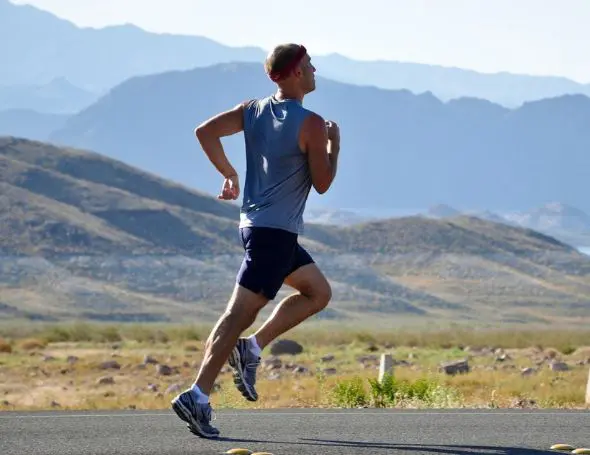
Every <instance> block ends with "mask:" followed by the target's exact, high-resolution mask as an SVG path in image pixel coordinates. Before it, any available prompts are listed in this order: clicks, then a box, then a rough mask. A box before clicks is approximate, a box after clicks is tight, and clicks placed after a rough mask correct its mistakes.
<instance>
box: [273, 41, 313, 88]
mask: <svg viewBox="0 0 590 455" xmlns="http://www.w3.org/2000/svg"><path fill="white" fill-rule="evenodd" d="M306 52H307V51H306V49H305V47H304V46H302V45H300V44H295V43H286V44H279V45H278V46H276V47H275V48H274V49H273V50H272V51H271V52H270V53H269V54H268V56H267V57H266V60H265V62H264V69H265V71H266V73H267V74H268V75H269V76H270V77H271V79H273V80H275V79H277V80H278V79H280V78H281V77H286V76H287V74H284V73H285V72H287V71H290V70H291V69H292V65H293V63H299V60H301V58H302V57H303V55H305V53H306ZM273 76H274V78H273Z"/></svg>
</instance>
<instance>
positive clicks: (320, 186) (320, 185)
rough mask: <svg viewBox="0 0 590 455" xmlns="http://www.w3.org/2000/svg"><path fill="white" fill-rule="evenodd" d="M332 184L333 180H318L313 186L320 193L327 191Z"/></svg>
mask: <svg viewBox="0 0 590 455" xmlns="http://www.w3.org/2000/svg"><path fill="white" fill-rule="evenodd" d="M331 184H332V182H330V181H325V182H317V183H314V184H313V187H314V189H315V190H316V192H317V193H318V194H324V193H325V192H327V191H328V190H329V189H330V185H331Z"/></svg>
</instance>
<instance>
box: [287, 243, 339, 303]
mask: <svg viewBox="0 0 590 455" xmlns="http://www.w3.org/2000/svg"><path fill="white" fill-rule="evenodd" d="M284 282H285V284H286V285H288V286H290V287H292V288H294V289H295V290H297V291H299V292H301V293H302V294H303V295H307V296H313V295H320V294H321V295H322V296H324V295H326V294H330V293H331V289H330V284H329V283H328V280H327V279H326V277H325V275H324V274H323V272H322V271H321V270H320V268H319V267H318V266H317V264H316V263H315V261H314V260H313V259H312V257H311V256H310V255H309V253H308V252H307V251H305V249H304V248H303V247H301V246H298V252H297V257H296V260H295V262H294V266H293V267H292V269H291V272H290V273H289V275H288V276H287V277H286V278H285V281H284Z"/></svg>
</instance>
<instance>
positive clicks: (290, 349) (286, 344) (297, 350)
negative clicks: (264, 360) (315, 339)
mask: <svg viewBox="0 0 590 455" xmlns="http://www.w3.org/2000/svg"><path fill="white" fill-rule="evenodd" d="M302 352H303V346H301V345H300V344H299V343H297V342H296V341H293V340H277V341H275V342H274V343H273V344H272V345H271V347H270V353H271V354H272V355H282V354H290V355H297V354H301V353H302Z"/></svg>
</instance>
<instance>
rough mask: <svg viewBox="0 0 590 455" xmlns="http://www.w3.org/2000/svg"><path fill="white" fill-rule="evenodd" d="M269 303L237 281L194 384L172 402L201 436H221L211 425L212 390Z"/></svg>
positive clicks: (210, 336) (180, 415)
mask: <svg viewBox="0 0 590 455" xmlns="http://www.w3.org/2000/svg"><path fill="white" fill-rule="evenodd" d="M267 302H268V299H267V298H266V297H265V296H264V295H262V294H259V293H255V292H253V291H251V290H249V289H247V288H245V287H243V286H241V285H240V284H239V283H237V284H236V286H235V288H234V292H233V294H232V297H231V299H230V301H229V302H228V305H227V308H226V310H225V312H224V313H223V315H222V316H221V317H220V318H219V320H218V321H217V324H216V325H215V327H214V328H213V330H212V331H211V334H210V335H209V338H208V339H207V341H206V343H205V352H204V357H203V361H202V363H201V367H200V369H199V372H198V374H197V378H196V380H195V382H194V384H193V386H192V387H191V388H190V389H189V390H186V391H185V392H183V393H181V394H180V395H178V396H177V397H176V398H175V399H174V400H173V401H172V408H173V409H174V411H175V412H176V414H177V415H178V416H179V417H180V418H181V419H182V420H184V421H185V422H187V424H188V426H189V428H190V430H191V431H192V432H193V433H195V434H197V435H198V436H201V437H204V438H214V437H217V436H218V435H219V431H218V430H217V429H216V428H214V427H213V426H211V424H210V420H211V406H210V404H209V395H210V393H211V389H212V388H213V384H214V382H215V379H216V378H217V376H218V375H219V372H220V370H221V368H222V366H223V364H224V363H225V362H226V361H227V359H228V357H229V355H230V354H231V352H232V349H233V348H234V346H235V345H236V342H237V341H238V338H239V336H240V334H241V333H242V332H243V331H244V330H246V329H247V328H248V327H250V326H251V325H252V324H253V322H254V321H255V320H256V316H257V315H258V312H259V311H260V309H261V308H262V307H264V305H266V303H267Z"/></svg>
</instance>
